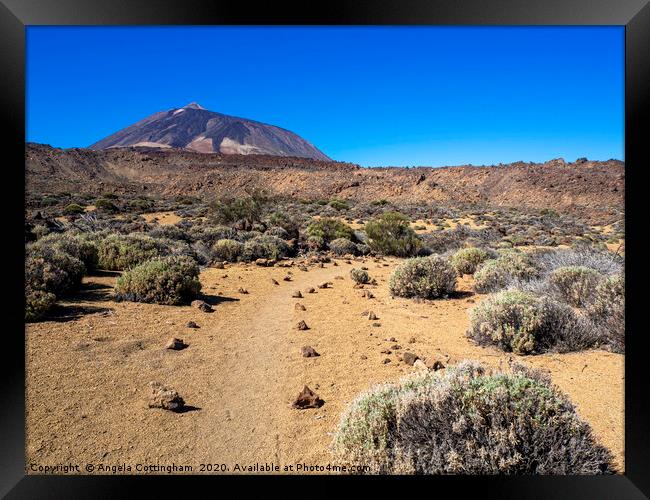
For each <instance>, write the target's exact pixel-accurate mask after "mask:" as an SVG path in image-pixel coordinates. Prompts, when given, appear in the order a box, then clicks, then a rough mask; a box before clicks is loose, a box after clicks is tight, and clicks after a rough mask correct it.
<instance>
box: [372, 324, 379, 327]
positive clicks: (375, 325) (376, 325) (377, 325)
mask: <svg viewBox="0 0 650 500" xmlns="http://www.w3.org/2000/svg"><path fill="white" fill-rule="evenodd" d="M372 326H374V327H380V326H381V323H373V324H372Z"/></svg>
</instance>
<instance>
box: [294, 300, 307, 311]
mask: <svg viewBox="0 0 650 500" xmlns="http://www.w3.org/2000/svg"><path fill="white" fill-rule="evenodd" d="M295 310H296V311H306V310H307V308H306V307H305V306H303V305H302V304H301V303H300V302H296V306H295Z"/></svg>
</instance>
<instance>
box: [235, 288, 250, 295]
mask: <svg viewBox="0 0 650 500" xmlns="http://www.w3.org/2000/svg"><path fill="white" fill-rule="evenodd" d="M237 291H238V292H239V293H241V294H244V295H246V294H247V293H248V290H246V289H245V288H242V287H239V290H237Z"/></svg>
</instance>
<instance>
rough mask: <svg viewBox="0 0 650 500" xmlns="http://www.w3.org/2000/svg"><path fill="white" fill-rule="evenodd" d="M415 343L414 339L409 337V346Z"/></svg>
mask: <svg viewBox="0 0 650 500" xmlns="http://www.w3.org/2000/svg"><path fill="white" fill-rule="evenodd" d="M416 342H417V340H416V339H415V337H411V338H410V339H409V344H415V343H416Z"/></svg>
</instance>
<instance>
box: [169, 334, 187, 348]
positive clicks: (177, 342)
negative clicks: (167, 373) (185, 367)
mask: <svg viewBox="0 0 650 500" xmlns="http://www.w3.org/2000/svg"><path fill="white" fill-rule="evenodd" d="M186 347H187V344H186V343H185V342H183V339H177V338H176V337H172V338H171V339H169V342H167V345H165V349H172V350H173V351H180V350H181V349H185V348H186Z"/></svg>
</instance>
